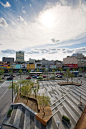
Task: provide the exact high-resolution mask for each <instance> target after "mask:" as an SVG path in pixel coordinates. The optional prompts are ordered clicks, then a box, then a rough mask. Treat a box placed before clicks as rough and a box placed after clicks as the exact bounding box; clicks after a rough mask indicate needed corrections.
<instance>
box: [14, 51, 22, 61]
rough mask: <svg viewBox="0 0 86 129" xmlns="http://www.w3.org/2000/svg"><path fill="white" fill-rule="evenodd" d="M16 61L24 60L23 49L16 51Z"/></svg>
mask: <svg viewBox="0 0 86 129" xmlns="http://www.w3.org/2000/svg"><path fill="white" fill-rule="evenodd" d="M16 62H24V52H23V51H17V52H16Z"/></svg>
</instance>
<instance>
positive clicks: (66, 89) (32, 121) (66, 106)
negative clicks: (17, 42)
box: [0, 78, 86, 129]
mask: <svg viewBox="0 0 86 129" xmlns="http://www.w3.org/2000/svg"><path fill="white" fill-rule="evenodd" d="M81 80H82V85H81V86H79V87H77V86H74V85H66V86H60V85H59V84H58V82H61V81H62V80H51V81H39V85H40V90H39V92H38V95H39V94H40V95H42V93H44V94H45V95H48V96H49V97H50V100H51V110H52V115H53V117H52V119H50V120H49V122H48V124H47V126H44V125H43V124H42V123H41V122H40V121H38V120H37V119H36V118H35V117H34V116H32V115H30V113H29V114H28V122H29V126H27V127H28V128H29V129H57V128H58V125H57V121H60V125H59V129H68V127H67V126H65V125H64V124H63V123H62V115H66V116H67V117H69V118H70V121H71V127H70V129H73V128H74V127H75V125H76V123H77V121H78V119H79V118H80V116H81V114H82V111H81V110H80V109H79V108H78V104H79V103H80V101H81V102H82V104H83V105H86V81H85V80H84V79H83V78H81V79H80V81H81ZM73 81H75V82H77V78H74V80H73ZM78 81H79V80H78ZM5 86H8V83H6V85H5ZM5 91H6V89H5ZM6 93H8V94H9V95H7V94H5V95H7V96H10V95H11V94H10V93H11V91H9V92H8V91H7V92H6ZM0 95H1V96H2V92H0ZM1 96H0V97H1ZM80 96H81V97H80ZM4 97H5V96H3V97H2V98H4ZM10 99H11V96H10ZM1 100H2V99H1ZM1 100H0V101H1ZM7 100H8V99H6V98H5V100H4V101H7ZM2 102H3V101H2ZM6 103H9V102H8V101H7V102H6ZM0 105H1V104H0ZM8 105H9V104H8ZM3 107H4V106H3ZM3 107H2V109H3ZM7 108H8V107H7ZM7 108H6V110H7ZM19 110H20V109H19ZM20 112H21V111H20ZM0 113H1V112H0ZM21 114H22V112H21ZM20 116H22V119H24V116H25V113H24V111H23V114H22V115H20ZM16 118H17V117H16ZM11 122H12V121H11ZM19 125H20V124H19ZM22 125H23V124H22ZM25 129H27V128H25Z"/></svg>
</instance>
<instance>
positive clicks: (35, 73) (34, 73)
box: [29, 72, 42, 76]
mask: <svg viewBox="0 0 86 129" xmlns="http://www.w3.org/2000/svg"><path fill="white" fill-rule="evenodd" d="M29 74H30V76H34V75H37V76H40V75H42V72H30V73H29Z"/></svg>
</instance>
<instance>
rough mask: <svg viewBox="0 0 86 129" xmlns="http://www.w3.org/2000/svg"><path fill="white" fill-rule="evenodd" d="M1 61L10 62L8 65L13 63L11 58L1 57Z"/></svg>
mask: <svg viewBox="0 0 86 129" xmlns="http://www.w3.org/2000/svg"><path fill="white" fill-rule="evenodd" d="M2 61H3V62H10V63H12V62H14V58H12V57H3V58H2Z"/></svg>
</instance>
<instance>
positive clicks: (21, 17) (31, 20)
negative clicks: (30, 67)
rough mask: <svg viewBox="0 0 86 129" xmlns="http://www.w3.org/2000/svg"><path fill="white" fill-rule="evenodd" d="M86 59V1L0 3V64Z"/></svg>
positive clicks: (17, 0) (7, 0) (18, 0)
mask: <svg viewBox="0 0 86 129" xmlns="http://www.w3.org/2000/svg"><path fill="white" fill-rule="evenodd" d="M16 51H24V53H25V57H24V59H25V61H28V60H29V58H32V59H42V58H45V59H48V60H61V61H62V60H63V58H66V57H67V56H71V55H72V54H73V53H82V54H83V55H84V56H86V0H0V61H2V57H14V59H15V60H16Z"/></svg>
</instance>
